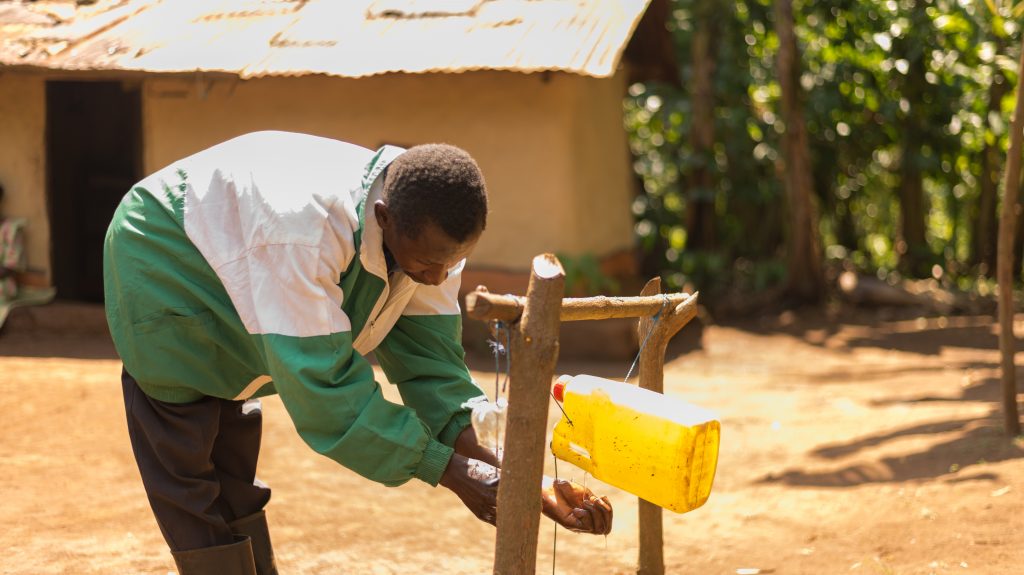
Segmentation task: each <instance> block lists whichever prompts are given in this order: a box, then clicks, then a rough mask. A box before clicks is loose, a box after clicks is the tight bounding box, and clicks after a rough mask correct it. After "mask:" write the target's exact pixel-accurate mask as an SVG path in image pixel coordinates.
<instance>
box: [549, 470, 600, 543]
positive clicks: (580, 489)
mask: <svg viewBox="0 0 1024 575" xmlns="http://www.w3.org/2000/svg"><path fill="white" fill-rule="evenodd" d="M541 503H542V510H543V512H544V515H547V516H548V517H550V518H551V519H552V520H554V521H555V522H556V523H558V524H559V525H561V526H562V527H565V528H566V529H568V530H570V531H576V532H579V533H593V534H595V535H607V534H608V533H610V532H611V530H612V504H611V503H610V502H609V501H608V498H607V497H597V496H596V495H594V493H593V492H592V491H590V490H589V489H587V488H586V487H584V486H582V485H580V484H579V483H573V482H571V481H566V480H564V479H553V478H551V477H547V476H545V477H544V480H543V482H542V483H541Z"/></svg>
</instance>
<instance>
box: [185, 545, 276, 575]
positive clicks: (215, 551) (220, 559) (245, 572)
mask: <svg viewBox="0 0 1024 575" xmlns="http://www.w3.org/2000/svg"><path fill="white" fill-rule="evenodd" d="M171 556H172V557H174V563H175V564H176V565H177V566H178V574H179V575H256V564H255V563H254V562H253V558H252V543H251V542H250V541H249V538H248V537H243V536H235V542H234V543H232V544H230V545H218V546H216V547H201V548H199V549H190V550H188V551H171Z"/></svg>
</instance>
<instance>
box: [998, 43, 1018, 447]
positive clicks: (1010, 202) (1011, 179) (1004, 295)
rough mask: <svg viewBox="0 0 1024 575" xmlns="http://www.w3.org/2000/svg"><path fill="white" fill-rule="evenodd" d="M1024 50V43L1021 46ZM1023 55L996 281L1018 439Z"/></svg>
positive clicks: (1006, 393)
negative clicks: (1016, 316)
mask: <svg viewBox="0 0 1024 575" xmlns="http://www.w3.org/2000/svg"><path fill="white" fill-rule="evenodd" d="M1022 46H1024V42H1022ZM1022 79H1024V52H1022V53H1021V59H1020V65H1019V66H1018V68H1017V105H1016V106H1015V107H1014V110H1013V124H1012V128H1011V132H1010V150H1009V152H1007V158H1006V177H1005V179H1004V180H1003V209H1002V214H1000V218H999V249H998V254H997V257H998V264H997V266H996V269H997V276H998V277H997V279H998V282H999V355H1000V371H1001V372H1002V377H1001V379H1002V387H1003V418H1004V425H1005V428H1006V434H1007V435H1009V436H1010V437H1015V436H1017V435H1020V416H1019V415H1018V412H1017V379H1016V364H1015V362H1014V353H1015V351H1016V350H1015V347H1016V343H1017V342H1016V337H1015V336H1014V333H1013V312H1014V306H1013V284H1014V276H1015V275H1016V274H1015V273H1014V269H1013V265H1012V262H1013V236H1014V230H1013V228H1014V224H1015V223H1016V219H1017V214H1016V212H1017V197H1018V192H1019V191H1020V162H1021V139H1022V133H1021V132H1022V131H1024V89H1022V87H1021V84H1022V82H1021V80H1022Z"/></svg>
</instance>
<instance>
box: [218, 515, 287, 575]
mask: <svg viewBox="0 0 1024 575" xmlns="http://www.w3.org/2000/svg"><path fill="white" fill-rule="evenodd" d="M228 527H231V532H232V533H234V534H235V535H248V536H249V538H250V539H252V556H253V559H254V560H255V562H256V573H257V575H277V563H275V562H274V547H273V546H272V545H271V544H270V530H269V529H268V528H267V514H266V512H265V511H257V512H256V513H253V514H252V515H249V516H246V517H243V518H241V519H236V520H235V521H232V522H231V523H229V524H228Z"/></svg>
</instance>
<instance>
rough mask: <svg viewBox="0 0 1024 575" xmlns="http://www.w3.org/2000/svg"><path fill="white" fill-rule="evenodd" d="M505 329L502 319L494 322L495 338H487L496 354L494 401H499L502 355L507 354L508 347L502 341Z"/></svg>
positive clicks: (506, 374) (506, 376)
mask: <svg viewBox="0 0 1024 575" xmlns="http://www.w3.org/2000/svg"><path fill="white" fill-rule="evenodd" d="M503 329H505V323H504V322H502V321H501V320H496V321H495V322H494V339H489V340H487V344H488V345H489V346H491V353H493V354H494V401H495V402H497V401H498V397H499V387H498V383H499V381H500V380H501V356H502V355H507V352H506V347H505V345H503V344H502V343H501V331H502V330H503ZM505 381H508V372H506V373H505Z"/></svg>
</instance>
